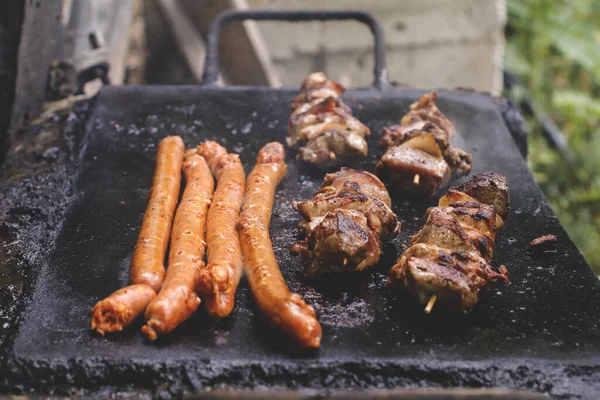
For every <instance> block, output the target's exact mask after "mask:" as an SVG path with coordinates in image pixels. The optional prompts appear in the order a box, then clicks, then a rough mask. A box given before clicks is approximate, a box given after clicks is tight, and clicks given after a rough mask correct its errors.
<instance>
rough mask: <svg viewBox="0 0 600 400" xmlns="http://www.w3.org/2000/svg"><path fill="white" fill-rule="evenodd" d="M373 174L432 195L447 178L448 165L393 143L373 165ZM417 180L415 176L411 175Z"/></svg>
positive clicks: (435, 158)
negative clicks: (417, 177) (394, 145)
mask: <svg viewBox="0 0 600 400" xmlns="http://www.w3.org/2000/svg"><path fill="white" fill-rule="evenodd" d="M375 174H377V176H380V177H381V178H382V179H385V180H388V181H390V182H392V183H394V185H395V186H396V185H397V186H399V187H402V188H405V189H408V190H411V191H416V192H419V193H424V194H427V195H429V196H433V195H434V194H435V193H436V192H437V191H438V189H439V188H440V187H442V186H445V185H447V184H448V182H449V181H450V174H451V173H450V168H449V167H448V164H447V163H446V162H445V161H444V159H443V158H437V157H434V156H432V155H430V154H427V153H425V152H424V151H422V150H417V149H411V148H409V147H404V146H397V147H392V148H391V149H390V150H388V151H387V152H386V153H385V154H384V155H383V157H381V160H380V161H379V162H378V163H377V165H376V166H375ZM417 174H418V175H419V180H418V181H417V180H415V175H417Z"/></svg>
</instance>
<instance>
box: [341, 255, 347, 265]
mask: <svg viewBox="0 0 600 400" xmlns="http://www.w3.org/2000/svg"><path fill="white" fill-rule="evenodd" d="M342 262H343V263H344V265H346V264H348V258H347V257H344V259H343V260H342Z"/></svg>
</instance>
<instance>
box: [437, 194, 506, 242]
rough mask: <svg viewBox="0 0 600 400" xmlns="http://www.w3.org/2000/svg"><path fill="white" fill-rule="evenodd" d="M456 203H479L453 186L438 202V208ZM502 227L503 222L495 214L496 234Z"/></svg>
mask: <svg viewBox="0 0 600 400" xmlns="http://www.w3.org/2000/svg"><path fill="white" fill-rule="evenodd" d="M457 203H479V201H478V200H477V199H475V198H473V197H471V196H469V195H468V194H466V193H464V192H461V191H460V190H459V189H458V187H456V186H453V187H451V188H450V189H448V191H447V192H446V194H445V195H443V196H442V197H441V198H440V200H439V201H438V206H439V207H444V206H453V205H454V204H457ZM503 227H504V220H503V219H502V217H500V215H498V214H496V232H500V230H501V229H502V228H503Z"/></svg>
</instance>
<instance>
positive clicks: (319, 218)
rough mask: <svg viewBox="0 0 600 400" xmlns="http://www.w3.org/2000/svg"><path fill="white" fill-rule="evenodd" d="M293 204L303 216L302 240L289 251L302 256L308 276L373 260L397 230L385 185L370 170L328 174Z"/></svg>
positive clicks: (368, 264) (362, 266) (363, 265)
mask: <svg viewBox="0 0 600 400" xmlns="http://www.w3.org/2000/svg"><path fill="white" fill-rule="evenodd" d="M292 206H293V207H294V209H295V210H297V211H298V213H299V214H300V215H302V217H303V218H304V220H303V221H302V222H300V224H299V228H300V230H301V231H303V233H304V234H305V239H303V240H300V241H298V242H296V243H295V244H294V245H293V246H292V249H291V250H292V252H296V253H300V254H301V255H302V257H303V259H304V262H305V264H306V265H307V269H306V275H307V276H308V277H315V276H317V275H319V274H322V273H330V272H341V271H361V270H363V269H365V268H368V267H371V266H373V265H375V264H377V262H378V261H379V257H380V255H381V246H382V244H383V242H385V241H387V240H389V239H391V238H393V237H394V236H395V235H396V233H398V231H399V229H400V224H399V222H398V218H397V217H396V215H395V214H394V213H393V212H392V210H391V208H390V207H391V200H390V196H389V194H388V192H387V190H386V189H385V186H384V185H383V183H381V181H380V180H379V179H378V178H377V177H376V176H375V175H373V174H371V173H370V172H361V171H356V170H353V169H350V168H342V169H341V170H340V171H339V172H336V173H332V174H327V175H326V176H325V179H324V180H323V186H322V188H321V189H320V190H319V191H317V192H316V193H315V195H314V197H313V198H312V199H311V200H307V201H303V202H293V203H292Z"/></svg>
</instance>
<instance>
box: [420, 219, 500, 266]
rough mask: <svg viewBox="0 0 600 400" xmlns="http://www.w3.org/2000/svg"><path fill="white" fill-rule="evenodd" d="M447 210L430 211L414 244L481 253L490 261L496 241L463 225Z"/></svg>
mask: <svg viewBox="0 0 600 400" xmlns="http://www.w3.org/2000/svg"><path fill="white" fill-rule="evenodd" d="M446 210H447V209H444V208H441V207H434V208H431V209H429V210H428V216H427V221H426V222H425V226H424V227H423V229H421V230H420V231H419V233H417V234H416V235H415V236H414V237H413V239H412V244H415V243H429V244H435V245H437V246H439V247H442V248H446V249H455V250H465V251H471V252H476V253H480V254H481V256H482V257H483V258H484V259H485V260H486V261H490V260H491V259H492V255H493V248H494V241H493V240H492V238H491V237H489V236H488V235H486V234H485V233H482V232H480V231H478V230H477V229H474V228H472V227H470V226H468V225H463V224H461V223H460V221H459V220H458V219H457V218H456V217H455V216H453V215H451V214H449V213H448V212H447V211H446Z"/></svg>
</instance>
